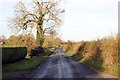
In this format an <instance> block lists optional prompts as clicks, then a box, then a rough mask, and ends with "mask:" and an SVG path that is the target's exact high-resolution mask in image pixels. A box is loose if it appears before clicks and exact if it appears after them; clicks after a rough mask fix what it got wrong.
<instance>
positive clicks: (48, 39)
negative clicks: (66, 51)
mask: <svg viewBox="0 0 120 80" xmlns="http://www.w3.org/2000/svg"><path fill="white" fill-rule="evenodd" d="M61 43H62V40H61V39H60V38H58V37H53V36H51V35H46V36H45V40H44V43H43V47H45V48H48V47H56V46H60V45H61Z"/></svg>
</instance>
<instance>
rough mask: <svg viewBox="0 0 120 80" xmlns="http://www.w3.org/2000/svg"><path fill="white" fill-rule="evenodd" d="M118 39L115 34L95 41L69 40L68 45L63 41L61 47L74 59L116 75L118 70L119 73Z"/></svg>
mask: <svg viewBox="0 0 120 80" xmlns="http://www.w3.org/2000/svg"><path fill="white" fill-rule="evenodd" d="M118 41H120V40H118V35H116V36H109V37H105V38H102V39H98V40H96V41H95V40H93V41H82V42H78V43H73V42H71V43H70V45H68V43H64V44H63V47H62V48H63V50H65V51H66V52H67V53H68V55H69V56H71V57H73V58H74V59H75V60H77V61H81V62H83V63H86V64H88V65H90V66H92V67H93V68H95V69H97V70H100V71H104V72H108V73H111V74H114V75H116V74H118V72H119V74H120V70H119V68H118V64H119V62H118V60H119V59H120V58H119V57H118V56H119V55H118V51H119V50H118V48H119V47H118V46H119V44H118ZM79 43H80V45H79Z"/></svg>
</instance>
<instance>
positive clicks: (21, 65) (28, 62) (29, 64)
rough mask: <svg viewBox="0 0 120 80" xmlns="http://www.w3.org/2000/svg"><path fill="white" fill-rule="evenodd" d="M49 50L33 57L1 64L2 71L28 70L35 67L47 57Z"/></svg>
mask: <svg viewBox="0 0 120 80" xmlns="http://www.w3.org/2000/svg"><path fill="white" fill-rule="evenodd" d="M50 53H51V51H47V52H45V53H41V54H40V55H38V56H34V57H33V58H25V59H22V60H19V61H16V62H13V63H8V64H4V65H2V70H3V72H11V71H28V70H32V69H35V68H37V67H38V66H39V65H40V64H41V62H42V61H43V60H44V58H46V57H48V55H49V54H50Z"/></svg>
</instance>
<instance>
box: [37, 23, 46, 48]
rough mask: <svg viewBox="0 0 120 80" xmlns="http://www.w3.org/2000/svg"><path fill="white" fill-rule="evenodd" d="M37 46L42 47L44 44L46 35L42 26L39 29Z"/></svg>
mask: <svg viewBox="0 0 120 80" xmlns="http://www.w3.org/2000/svg"><path fill="white" fill-rule="evenodd" d="M36 36H37V38H36V39H37V46H42V45H43V42H44V33H43V30H42V28H41V26H40V25H38V27H37V34H36Z"/></svg>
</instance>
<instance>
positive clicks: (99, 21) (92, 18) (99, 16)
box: [0, 0, 119, 41]
mask: <svg viewBox="0 0 120 80" xmlns="http://www.w3.org/2000/svg"><path fill="white" fill-rule="evenodd" d="M17 1H18V0H1V1H0V34H2V35H5V36H6V37H7V38H8V37H9V36H10V35H12V34H13V33H11V30H10V28H9V27H8V20H9V19H10V18H11V17H12V16H14V15H13V14H14V9H15V4H16V2H17ZM118 1H119V0H66V1H64V9H65V13H63V14H64V19H63V24H62V26H61V27H60V29H59V31H58V32H59V33H60V34H59V36H60V37H61V39H62V40H64V41H67V40H72V41H81V40H94V39H97V38H102V37H104V36H108V35H110V34H111V33H112V34H115V33H118Z"/></svg>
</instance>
